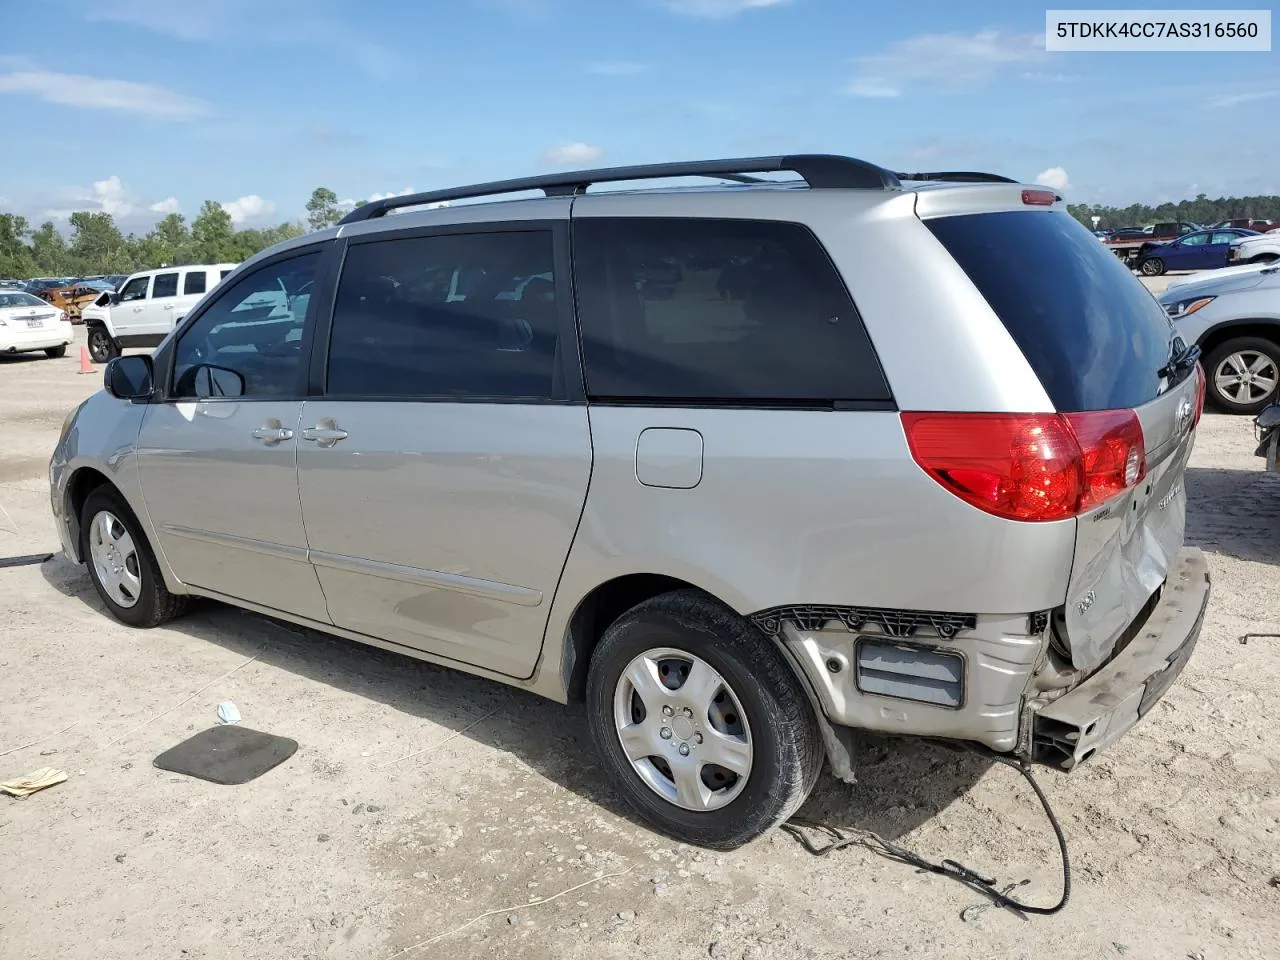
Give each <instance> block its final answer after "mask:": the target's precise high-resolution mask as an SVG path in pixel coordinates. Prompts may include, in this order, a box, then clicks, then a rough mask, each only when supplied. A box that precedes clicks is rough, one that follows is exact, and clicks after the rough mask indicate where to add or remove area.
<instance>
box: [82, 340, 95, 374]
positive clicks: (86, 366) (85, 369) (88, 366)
mask: <svg viewBox="0 0 1280 960" xmlns="http://www.w3.org/2000/svg"><path fill="white" fill-rule="evenodd" d="M80 372H81V373H93V364H92V363H90V362H89V350H88V348H86V347H84V346H83V345H82V346H81V347H80Z"/></svg>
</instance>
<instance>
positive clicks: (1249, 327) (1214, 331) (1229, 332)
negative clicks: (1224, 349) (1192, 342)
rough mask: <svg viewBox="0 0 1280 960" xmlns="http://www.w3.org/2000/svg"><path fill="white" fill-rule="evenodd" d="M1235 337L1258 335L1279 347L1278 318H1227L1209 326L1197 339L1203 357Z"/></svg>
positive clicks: (1279, 330) (1279, 325)
mask: <svg viewBox="0 0 1280 960" xmlns="http://www.w3.org/2000/svg"><path fill="white" fill-rule="evenodd" d="M1236 337H1260V338H1262V339H1263V340H1270V341H1272V342H1274V343H1275V344H1276V346H1278V347H1280V318H1269V317H1254V318H1242V319H1239V320H1228V321H1226V322H1225V323H1219V324H1217V325H1216V326H1213V327H1210V328H1209V329H1208V330H1206V331H1205V332H1204V333H1202V334H1201V335H1200V339H1199V341H1197V343H1198V346H1199V347H1200V350H1201V351H1202V353H1203V354H1204V356H1205V357H1208V355H1209V354H1210V353H1212V352H1213V351H1214V350H1216V349H1217V348H1218V347H1220V346H1222V344H1224V343H1226V342H1227V341H1228V340H1233V339H1235V338H1236Z"/></svg>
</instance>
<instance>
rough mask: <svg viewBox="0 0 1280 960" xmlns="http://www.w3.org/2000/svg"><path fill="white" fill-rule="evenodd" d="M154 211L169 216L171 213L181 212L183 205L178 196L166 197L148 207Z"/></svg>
mask: <svg viewBox="0 0 1280 960" xmlns="http://www.w3.org/2000/svg"><path fill="white" fill-rule="evenodd" d="M147 209H148V210H150V211H151V212H152V213H158V214H160V215H161V216H166V217H167V216H168V215H169V214H171V213H181V212H182V206H181V204H179V203H178V198H177V197H166V198H165V199H164V200H161V201H159V202H157V203H153V204H152V205H151V206H149V207H147Z"/></svg>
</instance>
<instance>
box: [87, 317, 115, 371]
mask: <svg viewBox="0 0 1280 960" xmlns="http://www.w3.org/2000/svg"><path fill="white" fill-rule="evenodd" d="M89 356H90V357H91V358H92V359H93V362H94V363H106V362H107V361H108V360H110V359H112V358H113V357H118V356H120V345H119V344H117V343H116V342H115V340H114V339H112V336H111V334H109V333H107V328H106V327H103V326H99V325H98V324H94V325H93V326H91V327H89Z"/></svg>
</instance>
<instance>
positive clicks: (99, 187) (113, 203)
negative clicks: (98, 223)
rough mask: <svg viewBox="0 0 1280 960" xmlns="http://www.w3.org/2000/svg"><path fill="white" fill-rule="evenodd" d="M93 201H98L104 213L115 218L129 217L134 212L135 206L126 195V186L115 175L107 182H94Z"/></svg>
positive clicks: (106, 180)
mask: <svg viewBox="0 0 1280 960" xmlns="http://www.w3.org/2000/svg"><path fill="white" fill-rule="evenodd" d="M93 199H94V200H96V201H97V203H98V206H100V207H101V208H102V212H103V213H109V214H111V215H112V216H113V217H116V216H120V217H127V216H128V215H129V214H131V213H132V212H133V210H134V204H133V203H131V202H130V201H129V198H128V197H127V196H126V194H125V189H124V184H123V183H121V182H120V178H119V177H117V176H115V175H114V174H112V175H111V176H109V177H107V179H105V180H95V181H94V182H93Z"/></svg>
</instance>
